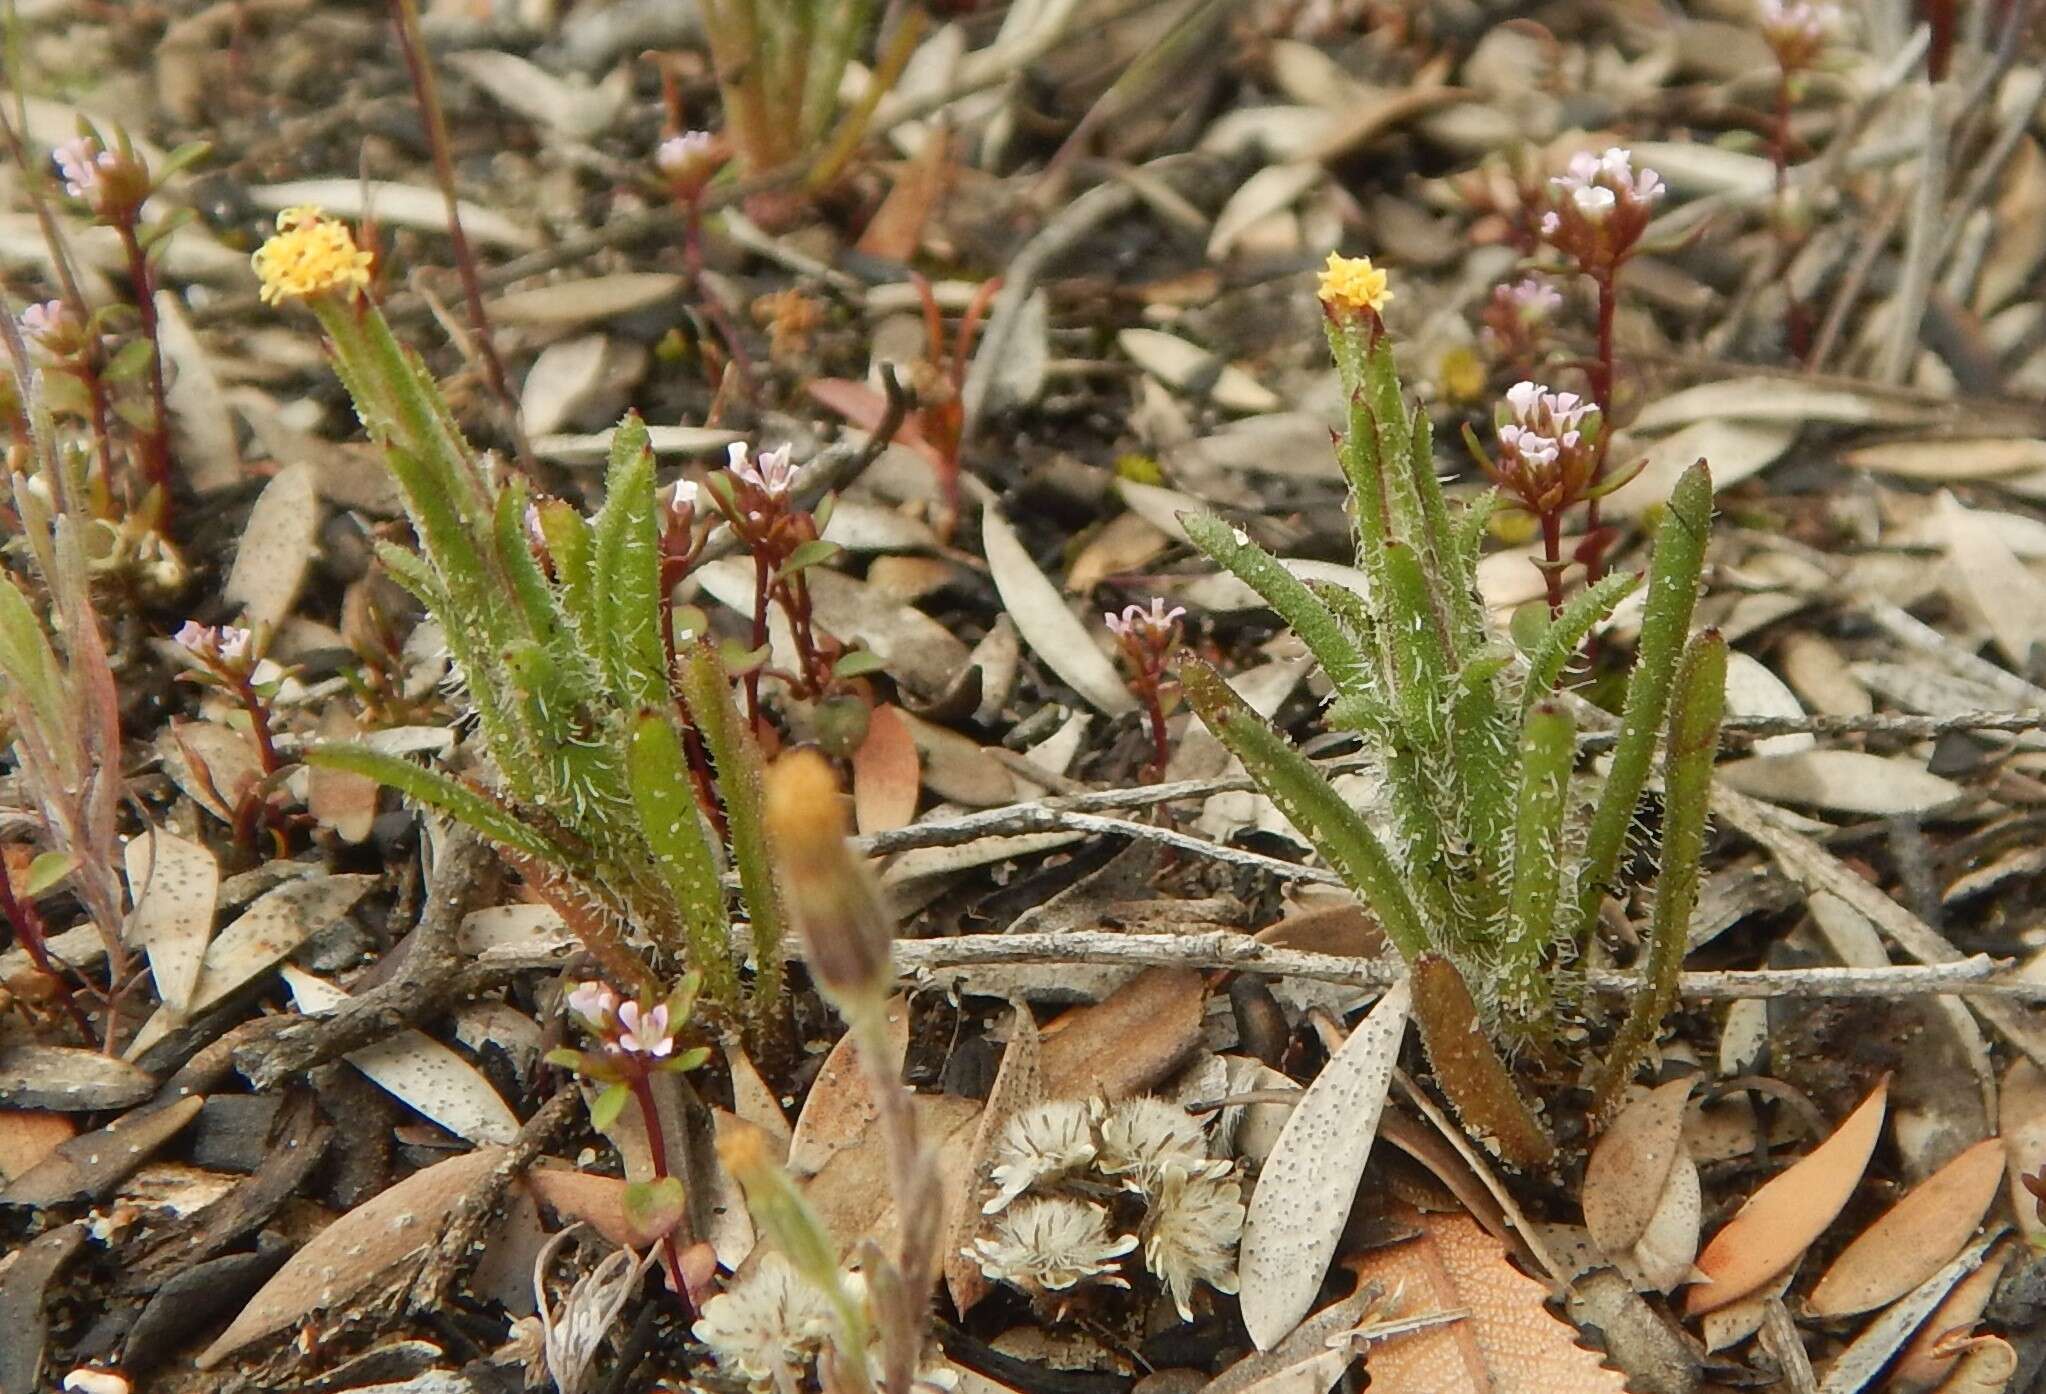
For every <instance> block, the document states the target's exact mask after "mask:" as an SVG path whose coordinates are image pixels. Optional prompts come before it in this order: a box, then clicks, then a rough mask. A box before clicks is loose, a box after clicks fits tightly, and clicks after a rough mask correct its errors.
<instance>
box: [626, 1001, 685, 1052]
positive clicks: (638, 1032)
mask: <svg viewBox="0 0 2046 1394" xmlns="http://www.w3.org/2000/svg"><path fill="white" fill-rule="evenodd" d="M618 1025H619V1026H620V1028H622V1029H620V1031H619V1032H618V1048H619V1049H620V1050H624V1051H630V1052H631V1053H632V1054H634V1055H644V1056H647V1057H649V1058H651V1059H654V1060H659V1059H661V1058H663V1057H664V1056H667V1055H670V1054H672V1053H673V1052H674V1049H675V1037H674V1036H673V1035H672V1034H671V1033H670V1032H669V1030H668V1005H667V1003H665V1002H663V1003H662V1004H661V1005H660V1006H658V1007H655V1008H653V1009H651V1010H646V1009H643V1008H641V1006H640V1005H639V1003H637V1002H625V1003H622V1004H620V1006H619V1008H618Z"/></svg>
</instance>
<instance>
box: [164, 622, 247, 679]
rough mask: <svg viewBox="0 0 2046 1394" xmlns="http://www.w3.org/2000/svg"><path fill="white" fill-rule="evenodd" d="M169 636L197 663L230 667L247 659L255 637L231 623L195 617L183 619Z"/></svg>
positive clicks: (238, 664)
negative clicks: (218, 622)
mask: <svg viewBox="0 0 2046 1394" xmlns="http://www.w3.org/2000/svg"><path fill="white" fill-rule="evenodd" d="M171 637H172V638H174V639H176V640H177V642H178V643H179V644H180V645H182V646H183V647H184V648H185V650H186V651H187V652H189V653H190V654H191V655H192V656H193V657H194V658H196V659H198V660H199V661H200V662H201V663H204V664H206V665H208V666H209V667H211V666H215V665H219V666H223V667H230V668H239V667H241V666H243V665H244V664H246V663H247V662H248V661H249V658H250V655H251V652H252V645H253V643H254V638H255V636H254V635H252V634H250V632H249V631H248V630H246V629H241V628H238V627H236V626H235V625H231V624H222V625H210V624H200V623H199V622H198V621H197V620H186V621H185V622H184V623H183V624H182V625H180V626H179V627H178V632H177V633H176V634H174V635H172V636H171Z"/></svg>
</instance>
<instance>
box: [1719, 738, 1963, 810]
mask: <svg viewBox="0 0 2046 1394" xmlns="http://www.w3.org/2000/svg"><path fill="white" fill-rule="evenodd" d="M1719 777H1720V778H1721V779H1722V780H1724V781H1725V782H1726V783H1727V784H1729V785H1731V786H1732V787H1733V788H1735V789H1738V790H1739V791H1740V792H1741V793H1743V794H1747V795H1749V796H1750V797H1752V798H1757V799H1767V800H1768V801H1769V802H1771V803H1788V804H1801V805H1808V806H1810V807H1813V808H1822V809H1826V810H1828V811H1830V812H1835V813H1869V814H1875V815H1878V816H1884V817H1887V816H1890V815H1893V814H1900V813H1924V812H1927V811H1929V810H1931V809H1935V808H1939V807H1941V806H1943V805H1945V804H1950V803H1952V802H1954V801H1955V800H1956V799H1958V798H1961V797H1962V796H1963V795H1964V794H1965V792H1966V791H1965V790H1964V789H1962V788H1961V786H1960V785H1958V784H1955V783H1954V782H1953V781H1952V780H1948V779H1942V778H1940V776H1938V775H1936V774H1934V773H1932V772H1931V771H1930V770H1928V769H1926V768H1925V767H1924V766H1923V765H1922V764H1920V763H1919V762H1918V761H1916V760H1912V759H1907V758H1904V757H1897V758H1894V759H1893V758H1891V757H1889V756H1884V755H1870V754H1868V753H1866V752H1865V751H1859V750H1807V751H1802V752H1800V753H1798V754H1794V755H1757V756H1752V757H1750V758H1748V759H1745V760H1730V761H1728V762H1726V763H1725V764H1722V765H1720V766H1719Z"/></svg>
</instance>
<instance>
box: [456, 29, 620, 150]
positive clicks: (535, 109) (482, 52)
mask: <svg viewBox="0 0 2046 1394" xmlns="http://www.w3.org/2000/svg"><path fill="white" fill-rule="evenodd" d="M441 61H442V62H444V63H446V64H447V66H449V67H450V68H453V69H454V70H455V71H456V72H458V73H460V74H462V75H463V76H464V77H466V78H468V79H469V81H471V82H473V83H475V84H476V85H477V86H478V87H481V88H482V89H483V90H484V91H486V92H488V93H489V94H490V95H491V96H493V97H495V98H496V99H497V100H498V101H500V102H502V103H503V104H504V105H505V106H507V107H509V108H510V109H511V110H513V111H515V112H517V113H518V114H519V115H521V116H523V117H525V118H527V119H528V120H530V121H533V122H536V123H538V124H539V125H542V126H545V127H546V128H547V129H549V130H551V131H553V132H554V133H555V134H556V135H560V136H564V137H566V138H567V139H569V140H575V141H586V140H593V139H595V138H596V137H597V136H600V135H602V134H603V133H604V132H605V131H607V130H609V129H610V128H611V125H612V123H613V122H615V121H616V120H617V119H618V116H619V113H621V112H622V111H624V110H625V103H626V101H627V99H628V98H630V97H631V95H632V74H631V70H630V68H628V67H626V66H624V65H620V66H619V67H617V68H614V69H612V70H611V72H610V73H609V74H607V75H606V76H605V78H604V80H603V81H602V82H600V83H597V84H595V85H594V86H593V85H592V84H591V83H590V82H589V81H588V80H587V79H584V78H582V77H581V76H580V75H576V76H571V77H566V78H560V77H556V76H554V74H552V73H550V72H548V71H547V70H546V69H545V68H542V67H540V66H539V65H537V64H535V63H530V62H528V61H527V60H525V59H523V58H521V57H519V56H518V55H517V54H514V53H506V52H504V51H502V50H501V49H467V50H464V51H462V52H460V53H450V54H448V55H446V57H444V58H443V59H442V60H441Z"/></svg>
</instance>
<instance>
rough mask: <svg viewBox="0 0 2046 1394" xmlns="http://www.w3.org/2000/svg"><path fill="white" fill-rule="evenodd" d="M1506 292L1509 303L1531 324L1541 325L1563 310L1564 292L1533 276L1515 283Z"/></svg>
mask: <svg viewBox="0 0 2046 1394" xmlns="http://www.w3.org/2000/svg"><path fill="white" fill-rule="evenodd" d="M1505 291H1506V300H1507V301H1508V303H1509V304H1511V305H1512V306H1513V308H1514V310H1516V311H1517V312H1518V313H1519V315H1520V317H1521V318H1522V319H1523V320H1525V321H1527V322H1529V323H1540V322H1541V321H1543V320H1546V319H1547V318H1548V317H1549V316H1550V315H1553V314H1554V313H1555V312H1556V311H1558V310H1560V309H1562V308H1563V292H1562V291H1560V290H1557V289H1556V288H1555V287H1554V286H1552V285H1550V284H1549V283H1548V282H1547V281H1538V280H1536V279H1535V278H1534V277H1532V276H1528V277H1525V278H1523V279H1521V280H1518V281H1515V282H1514V283H1513V284H1512V285H1510V286H1507V287H1506V288H1505Z"/></svg>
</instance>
